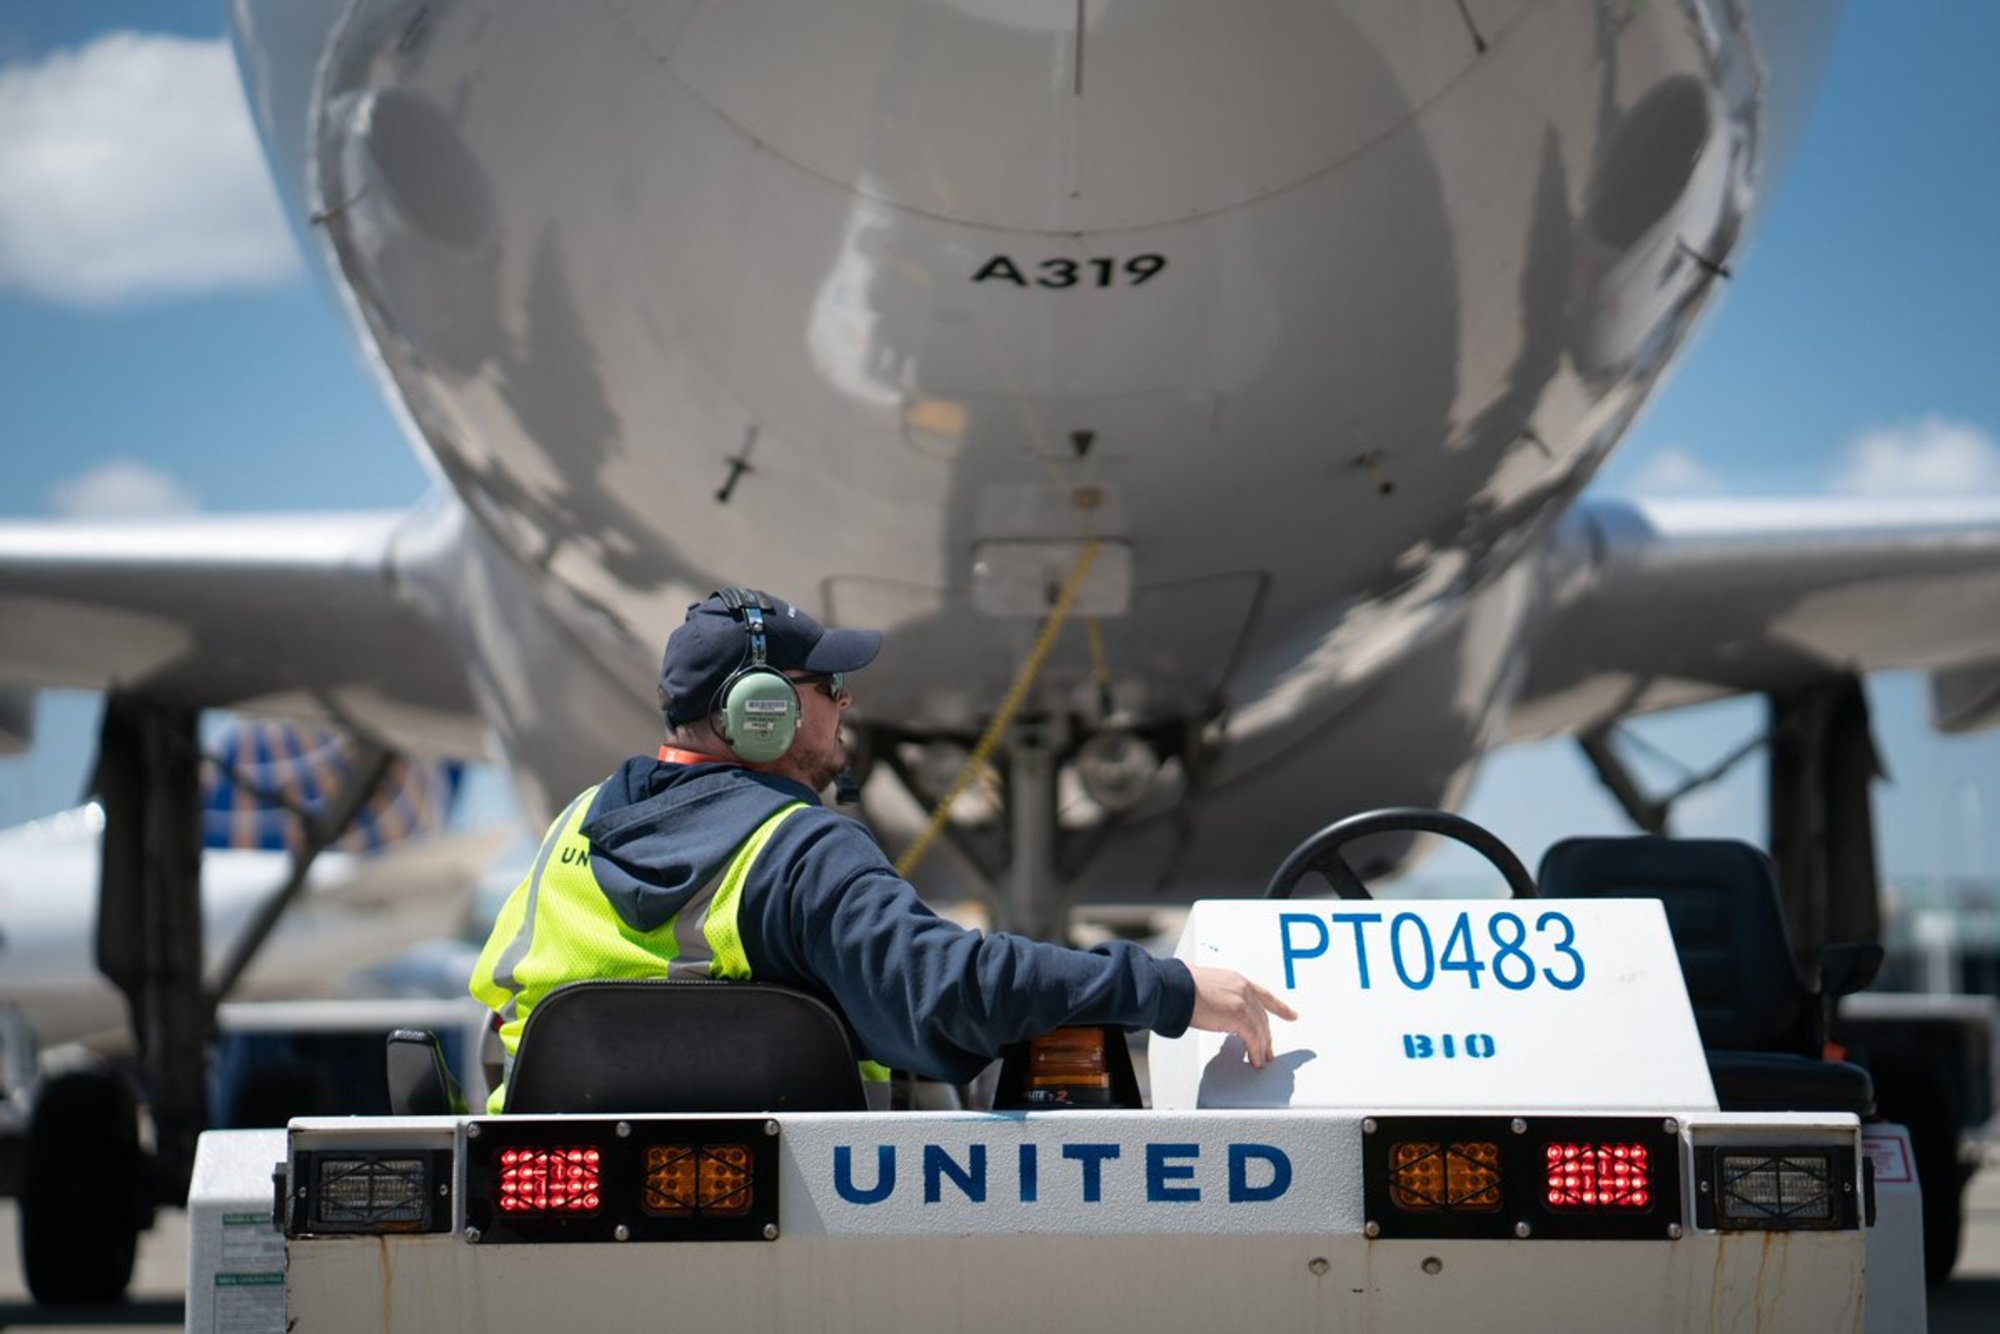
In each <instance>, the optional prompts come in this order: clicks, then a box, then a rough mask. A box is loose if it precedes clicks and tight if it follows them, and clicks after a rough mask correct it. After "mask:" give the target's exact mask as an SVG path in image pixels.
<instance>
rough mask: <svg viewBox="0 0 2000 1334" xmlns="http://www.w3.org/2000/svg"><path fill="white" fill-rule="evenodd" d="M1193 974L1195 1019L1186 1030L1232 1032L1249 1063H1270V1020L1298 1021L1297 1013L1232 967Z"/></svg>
mask: <svg viewBox="0 0 2000 1334" xmlns="http://www.w3.org/2000/svg"><path fill="white" fill-rule="evenodd" d="M1188 971H1189V972H1190V973H1193V974H1194V1018H1192V1019H1190V1020H1188V1027H1189V1028H1199V1029H1202V1030H1203V1031H1204V1032H1209V1033H1234V1034H1235V1035H1236V1036H1237V1037H1239V1038H1241V1039H1243V1046H1244V1047H1245V1048H1246V1049H1247V1050H1248V1051H1249V1053H1250V1064H1252V1065H1254V1066H1260V1067H1261V1066H1265V1065H1268V1064H1270V1061H1271V1021H1270V1019H1269V1017H1268V1016H1267V1014H1266V1012H1267V1011H1268V1012H1269V1014H1275V1015H1277V1016H1278V1017H1279V1018H1280V1019H1297V1018H1298V1017H1299V1016H1298V1012H1297V1011H1296V1010H1294V1009H1292V1007H1291V1006H1289V1005H1287V1004H1285V1003H1284V1002H1283V1001H1281V1000H1279V999H1278V998H1277V997H1276V996H1273V995H1272V994H1271V993H1270V992H1268V991H1266V990H1264V988H1262V987H1260V986H1258V985H1257V984H1256V983H1255V982H1252V981H1251V980H1250V979H1249V978H1247V977H1245V976H1243V974H1241V973H1239V972H1237V971H1236V970H1235V969H1233V968H1196V967H1193V966H1192V965H1190V966H1189V968H1188Z"/></svg>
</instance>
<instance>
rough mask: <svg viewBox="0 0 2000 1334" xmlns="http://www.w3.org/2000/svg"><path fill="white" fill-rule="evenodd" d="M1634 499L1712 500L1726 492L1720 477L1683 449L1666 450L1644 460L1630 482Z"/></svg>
mask: <svg viewBox="0 0 2000 1334" xmlns="http://www.w3.org/2000/svg"><path fill="white" fill-rule="evenodd" d="M1629 489H1630V491H1631V493H1632V494H1633V495H1635V496H1714V495H1720V494H1722V492H1723V491H1724V490H1726V489H1727V488H1726V487H1725V486H1724V484H1723V481H1722V474H1720V473H1718V472H1716V471H1715V469H1713V468H1711V467H1709V466H1708V465H1707V464H1706V463H1703V462H1702V461H1701V460H1700V459H1698V458H1696V457H1695V456H1694V455H1692V454H1690V453H1688V452H1687V451H1686V450H1685V449H1679V448H1675V449H1669V450H1667V451H1666V452H1665V453H1662V454H1655V455H1653V457H1652V458H1650V459H1647V460H1646V462H1645V465H1644V466H1643V467H1641V468H1640V469H1639V471H1638V474H1637V475H1636V476H1634V477H1633V478H1632V483H1631V486H1630V488H1629Z"/></svg>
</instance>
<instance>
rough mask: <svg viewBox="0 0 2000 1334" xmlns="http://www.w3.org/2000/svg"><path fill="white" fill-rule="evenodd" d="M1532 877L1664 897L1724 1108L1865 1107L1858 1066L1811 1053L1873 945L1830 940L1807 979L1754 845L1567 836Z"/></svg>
mask: <svg viewBox="0 0 2000 1334" xmlns="http://www.w3.org/2000/svg"><path fill="white" fill-rule="evenodd" d="M1537 880H1538V881H1539V884H1540V888H1541V891H1542V895H1543V896H1544V897H1545V898H1595V899H1611V898H1652V899H1659V900H1660V901H1661V902H1662V903H1663V904H1664V905H1665V907H1666V911H1667V926H1668V929H1669V930H1670V931H1671V932H1672V933H1673V938H1674V950H1675V953H1677V954H1678V955H1679V956H1680V963H1681V975H1682V977H1683V978H1685V979H1686V981H1687V990H1688V999H1689V1000H1690V1001H1692V1002H1693V1004H1694V1017H1695V1026H1696V1027H1697V1028H1698V1029H1700V1031H1701V1043H1702V1047H1703V1049H1704V1051H1705V1052H1706V1054H1707V1057H1708V1070H1709V1077H1710V1078H1711V1079H1712V1080H1713V1081H1714V1083H1715V1096H1716V1100H1717V1102H1718V1103H1720V1105H1721V1107H1722V1110H1723V1111H1726V1112H1783V1111H1809V1112H1821V1111H1831V1112H1852V1113H1854V1114H1855V1115H1857V1116H1861V1117H1867V1116H1869V1115H1871V1114H1873V1112H1874V1110H1875V1087H1874V1083H1873V1081H1872V1080H1871V1079H1870V1077H1869V1074H1868V1071H1866V1070H1865V1069H1863V1068H1862V1067H1861V1066H1858V1065H1855V1064H1853V1063H1852V1062H1849V1061H1828V1060H1822V1059H1821V1058H1820V1054H1821V1051H1822V1049H1823V1047H1824V1045H1825V1042H1826V1038H1827V1030H1828V1027H1829V1025H1830V1022H1831V1018H1832V1003H1833V1001H1834V1000H1835V999H1836V998H1837V997H1839V996H1843V995H1846V994H1847V993H1849V992H1852V991H1859V990H1861V989H1862V988H1863V987H1865V986H1867V985H1868V984H1869V983H1870V982H1872V981H1873V980H1874V979H1875V974H1876V972H1877V971H1878V970H1879V969H1880V967H1881V964H1882V947H1881V946H1880V945H1874V944H1834V945H1828V946H1827V947H1826V948H1825V950H1824V951H1823V952H1822V957H1821V966H1820V974H1821V985H1819V986H1817V987H1809V986H1807V985H1806V984H1805V983H1804V982H1803V981H1802V980H1801V979H1800V977H1799V972H1798V967H1797V965H1796V963H1795V962H1794V961H1793V954H1792V944H1791V939H1790V937H1789V935H1788V934H1787V932H1786V930H1785V918H1784V911H1783V909H1782V907H1781V906H1780V904H1779V900H1778V885H1777V876H1776V874H1775V872H1774V871H1773V869H1772V866H1771V861H1770V858H1768V857H1766V856H1765V855H1764V854H1763V853H1762V852H1761V851H1759V850H1758V849H1756V848H1753V847H1751V846H1750V845H1749V844H1747V843H1739V842H1736V841H1734V840H1731V839H1672V838H1654V837H1650V836H1641V837H1636V838H1572V839H1565V840H1564V841H1562V842H1560V843H1558V844H1556V845H1555V846H1554V847H1552V848H1550V849H1549V850H1548V853H1547V854H1546V855H1545V856H1544V857H1543V858H1542V865H1541V871H1540V873H1539V875H1538V876H1537Z"/></svg>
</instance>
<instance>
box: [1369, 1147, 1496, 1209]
mask: <svg viewBox="0 0 2000 1334" xmlns="http://www.w3.org/2000/svg"><path fill="white" fill-rule="evenodd" d="M1389 1199H1390V1202H1391V1203H1393V1204H1394V1205H1395V1206H1396V1207H1397V1208H1398V1209H1402V1210H1405V1211H1407V1212H1410V1213H1455V1214H1490V1213H1493V1212H1495V1211H1497V1210H1498V1209H1499V1208H1500V1203H1501V1194H1500V1146H1499V1145H1498V1144H1494V1143H1491V1142H1489V1141H1469V1142H1464V1143H1453V1144H1442V1143H1423V1142H1411V1143H1404V1144H1393V1145H1391V1146H1390V1148H1389Z"/></svg>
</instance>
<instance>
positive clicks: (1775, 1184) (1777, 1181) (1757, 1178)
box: [1717, 1153, 1840, 1223]
mask: <svg viewBox="0 0 2000 1334" xmlns="http://www.w3.org/2000/svg"><path fill="white" fill-rule="evenodd" d="M1717 1175H1718V1176H1719V1177H1720V1178H1721V1179H1720V1181H1719V1182H1718V1183H1717V1185H1718V1187H1719V1189H1718V1192H1717V1193H1718V1198H1719V1199H1720V1201H1721V1205H1722V1216H1723V1218H1725V1219H1728V1220H1731V1221H1734V1222H1748V1223H1767V1222H1771V1221H1773V1220H1783V1221H1786V1222H1796V1223H1824V1222H1830V1221H1831V1220H1832V1219H1833V1217H1834V1209H1835V1200H1834V1197H1835V1196H1836V1195H1837V1194H1838V1193H1839V1189H1840V1188H1839V1185H1838V1184H1837V1183H1836V1182H1835V1181H1834V1179H1833V1159H1832V1158H1831V1157H1830V1156H1829V1155H1827V1154H1823V1153H1785V1154H1773V1153H1725V1154H1722V1155H1720V1156H1719V1158H1718V1167H1717Z"/></svg>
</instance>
